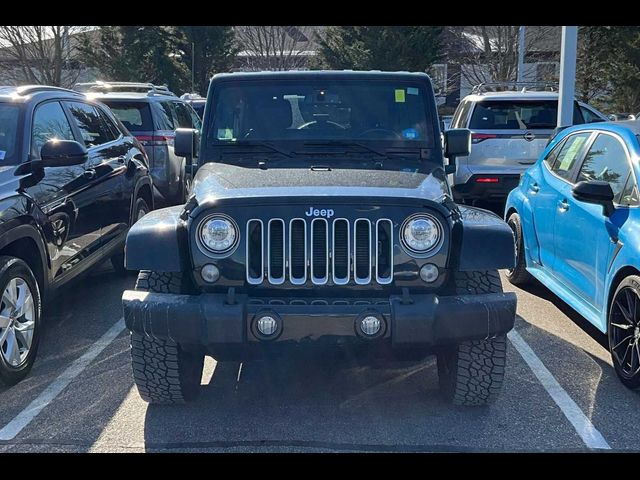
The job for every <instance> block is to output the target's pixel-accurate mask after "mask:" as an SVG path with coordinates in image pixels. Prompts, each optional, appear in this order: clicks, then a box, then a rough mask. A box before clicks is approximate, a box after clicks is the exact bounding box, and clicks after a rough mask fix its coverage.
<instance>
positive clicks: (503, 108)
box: [469, 100, 558, 130]
mask: <svg viewBox="0 0 640 480" xmlns="http://www.w3.org/2000/svg"><path fill="white" fill-rule="evenodd" d="M557 117H558V102H557V100H539V101H535V100H529V101H506V100H499V101H483V102H479V103H478V104H477V105H476V108H475V109H474V110H473V115H472V116H471V122H470V124H469V128H471V129H472V130H529V129H534V128H543V129H551V128H555V127H556V121H557Z"/></svg>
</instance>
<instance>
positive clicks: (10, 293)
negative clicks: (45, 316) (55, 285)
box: [0, 277, 35, 367]
mask: <svg viewBox="0 0 640 480" xmlns="http://www.w3.org/2000/svg"><path fill="white" fill-rule="evenodd" d="M34 328H35V305H34V301H33V295H32V293H31V289H30V288H29V285H28V284H27V282H26V281H25V280H24V279H22V278H20V277H15V278H12V279H11V280H9V283H7V286H6V287H5V289H4V292H3V293H2V300H1V302H0V353H1V354H2V356H3V358H4V360H5V362H6V363H7V364H9V365H11V366H12V367H17V366H19V365H20V364H22V363H23V362H24V361H25V360H26V358H27V355H29V351H30V350H31V345H32V343H33V332H34Z"/></svg>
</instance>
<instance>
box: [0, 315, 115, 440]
mask: <svg viewBox="0 0 640 480" xmlns="http://www.w3.org/2000/svg"><path fill="white" fill-rule="evenodd" d="M124 327H125V325H124V319H122V318H121V319H120V320H118V321H117V322H116V323H115V324H114V325H113V326H112V327H111V328H110V329H109V330H108V331H107V332H106V333H105V334H104V335H103V336H102V337H100V338H99V339H98V340H97V341H96V342H95V343H94V344H93V345H91V347H89V349H88V350H87V351H86V352H85V353H84V354H83V355H82V356H81V357H80V358H78V359H77V360H75V361H74V362H73V363H72V364H71V365H70V366H69V367H68V368H67V369H66V370H65V371H64V372H62V373H61V374H60V375H59V376H58V378H56V379H55V380H54V381H53V383H52V384H51V385H49V386H48V387H47V388H46V389H45V390H44V391H43V392H42V393H41V394H40V395H38V397H37V398H36V399H35V400H33V401H32V402H31V403H30V404H29V405H28V406H27V407H26V408H25V409H24V410H22V411H21V412H20V413H19V414H18V415H17V416H16V417H15V418H14V419H13V420H11V421H10V422H9V423H8V424H7V425H6V426H5V427H4V428H2V430H0V441H8V440H13V439H14V438H15V437H16V435H18V434H19V433H20V432H21V431H22V429H23V428H24V427H26V426H27V425H29V423H31V421H32V420H33V419H34V418H35V417H36V416H37V415H38V414H39V413H40V412H41V411H42V410H44V408H45V407H46V406H47V405H49V403H51V401H52V400H53V399H55V398H56V397H57V396H58V395H59V394H60V393H61V392H62V391H63V390H64V389H65V388H66V387H67V385H69V384H70V383H71V381H72V380H73V379H74V378H75V377H77V376H78V374H80V373H81V372H82V371H83V370H84V369H85V368H86V367H87V366H88V365H89V364H90V363H91V362H92V361H93V360H94V359H95V358H96V357H97V356H98V355H99V354H100V352H102V351H103V350H104V349H105V348H106V347H107V346H108V345H109V344H110V343H111V342H112V341H113V340H114V339H115V338H116V337H117V336H118V335H119V334H120V332H122V331H123V330H124Z"/></svg>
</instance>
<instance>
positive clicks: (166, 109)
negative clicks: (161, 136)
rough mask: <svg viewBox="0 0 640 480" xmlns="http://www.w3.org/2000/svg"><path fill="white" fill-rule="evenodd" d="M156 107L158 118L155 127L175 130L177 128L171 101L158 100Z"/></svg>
mask: <svg viewBox="0 0 640 480" xmlns="http://www.w3.org/2000/svg"><path fill="white" fill-rule="evenodd" d="M158 107H159V108H158V109H157V111H158V113H159V115H160V118H158V119H157V122H156V128H157V129H158V130H175V129H176V128H178V122H177V120H176V112H175V108H174V105H173V102H158Z"/></svg>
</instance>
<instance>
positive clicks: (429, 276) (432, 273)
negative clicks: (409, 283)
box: [420, 263, 438, 283]
mask: <svg viewBox="0 0 640 480" xmlns="http://www.w3.org/2000/svg"><path fill="white" fill-rule="evenodd" d="M420 278H421V279H422V280H423V281H424V282H427V283H433V282H435V281H436V280H437V279H438V267H436V266H435V265H434V264H433V263H427V264H425V265H423V266H422V268H421V269H420Z"/></svg>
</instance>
